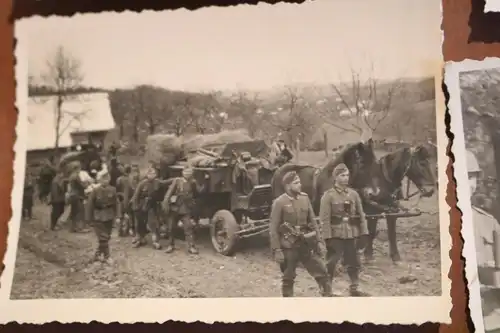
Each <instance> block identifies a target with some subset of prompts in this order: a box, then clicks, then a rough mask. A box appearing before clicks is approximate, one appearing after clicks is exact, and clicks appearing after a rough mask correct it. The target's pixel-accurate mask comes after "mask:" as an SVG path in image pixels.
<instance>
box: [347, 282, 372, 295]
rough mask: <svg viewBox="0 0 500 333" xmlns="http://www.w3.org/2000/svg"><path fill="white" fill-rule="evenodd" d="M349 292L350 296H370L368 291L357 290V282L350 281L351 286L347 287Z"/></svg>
mask: <svg viewBox="0 0 500 333" xmlns="http://www.w3.org/2000/svg"><path fill="white" fill-rule="evenodd" d="M349 294H350V295H351V296H352V297H367V296H370V295H369V294H368V293H365V292H363V291H361V290H359V286H358V284H357V283H352V284H351V286H350V287H349Z"/></svg>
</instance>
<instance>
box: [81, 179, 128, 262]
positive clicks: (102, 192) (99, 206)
mask: <svg viewBox="0 0 500 333" xmlns="http://www.w3.org/2000/svg"><path fill="white" fill-rule="evenodd" d="M97 181H98V182H99V184H100V186H99V187H96V188H95V189H94V190H93V191H92V192H91V193H90V196H89V201H88V205H87V209H88V212H87V214H88V216H89V218H90V220H91V221H92V222H93V227H94V231H95V234H96V236H97V241H98V246H97V250H96V253H95V255H94V261H98V260H100V261H103V262H106V263H110V262H111V261H110V258H109V239H110V238H111V231H112V230H113V221H114V219H115V218H118V217H119V216H120V214H121V212H120V211H119V209H118V197H117V194H116V189H115V188H114V187H113V186H111V185H110V184H109V181H110V176H109V173H108V172H106V171H104V172H103V171H101V172H99V173H98V174H97Z"/></svg>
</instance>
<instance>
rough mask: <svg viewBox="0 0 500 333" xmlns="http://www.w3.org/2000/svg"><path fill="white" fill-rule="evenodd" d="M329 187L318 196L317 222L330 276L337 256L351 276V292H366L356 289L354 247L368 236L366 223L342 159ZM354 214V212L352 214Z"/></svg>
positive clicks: (356, 247) (357, 260)
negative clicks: (318, 210)
mask: <svg viewBox="0 0 500 333" xmlns="http://www.w3.org/2000/svg"><path fill="white" fill-rule="evenodd" d="M332 176H333V178H334V185H333V188H331V189H330V190H328V191H326V192H325V193H324V194H323V197H322V198H321V204H320V213H319V218H320V225H321V230H322V231H323V238H324V239H325V242H326V248H327V264H326V265H327V269H328V275H329V276H330V279H332V280H333V278H334V277H335V273H336V268H337V264H338V262H339V261H340V259H341V258H343V259H344V260H343V261H344V264H345V265H346V266H347V274H348V275H349V278H350V279H351V286H350V288H349V292H350V295H351V296H367V294H366V293H363V292H361V291H360V290H359V289H358V286H359V270H360V268H361V262H360V258H359V253H358V249H359V248H361V247H362V244H361V243H362V242H361V241H360V240H361V239H360V237H363V238H362V240H363V241H366V239H365V238H366V237H367V236H368V225H367V222H366V218H365V213H364V211H363V206H362V205H361V198H360V197H359V194H358V193H357V192H356V191H355V190H353V189H352V188H349V187H348V184H349V169H348V168H347V166H346V165H345V164H343V163H341V164H339V165H337V167H335V169H334V170H333V172H332ZM354 215H357V216H356V217H355V216H354Z"/></svg>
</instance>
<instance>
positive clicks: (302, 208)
mask: <svg viewBox="0 0 500 333" xmlns="http://www.w3.org/2000/svg"><path fill="white" fill-rule="evenodd" d="M284 222H287V223H288V224H289V225H291V226H293V227H299V228H300V229H301V231H303V232H305V233H307V232H310V231H316V242H317V243H323V239H322V234H321V228H320V226H319V225H318V223H316V221H315V220H314V211H313V209H312V206H311V202H310V200H309V197H308V196H307V194H305V193H301V194H299V195H298V196H297V197H296V198H294V197H291V196H289V195H288V194H286V193H284V194H282V195H281V196H279V197H278V198H276V200H275V201H274V203H273V205H272V209H271V216H270V221H269V223H270V224H269V231H270V242H271V250H272V251H273V253H274V252H275V251H276V250H279V249H281V250H282V251H283V254H284V257H285V261H284V262H283V263H282V264H280V269H281V272H282V274H283V275H282V295H283V296H284V297H291V296H293V285H294V281H295V277H296V269H297V266H298V264H299V262H302V264H303V265H304V267H305V268H306V270H307V271H308V272H309V274H310V275H311V276H312V277H314V278H315V280H316V281H317V282H318V284H319V285H320V287H322V288H323V289H324V288H329V287H328V284H329V281H328V280H329V279H328V273H327V270H326V266H325V263H324V261H323V260H322V258H321V257H320V256H319V255H318V254H317V253H316V252H315V251H314V249H311V248H310V246H309V245H308V244H306V243H305V242H302V241H299V242H295V243H292V242H291V240H290V239H289V238H287V237H286V235H285V233H283V232H282V231H281V229H280V226H281V225H282V224H283V223H284Z"/></svg>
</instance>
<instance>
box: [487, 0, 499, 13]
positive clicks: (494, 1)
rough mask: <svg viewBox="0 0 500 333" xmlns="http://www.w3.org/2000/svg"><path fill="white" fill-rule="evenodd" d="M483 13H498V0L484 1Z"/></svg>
mask: <svg viewBox="0 0 500 333" xmlns="http://www.w3.org/2000/svg"><path fill="white" fill-rule="evenodd" d="M485 2H486V3H485V5H484V12H485V13H489V12H500V0H486V1H485Z"/></svg>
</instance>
